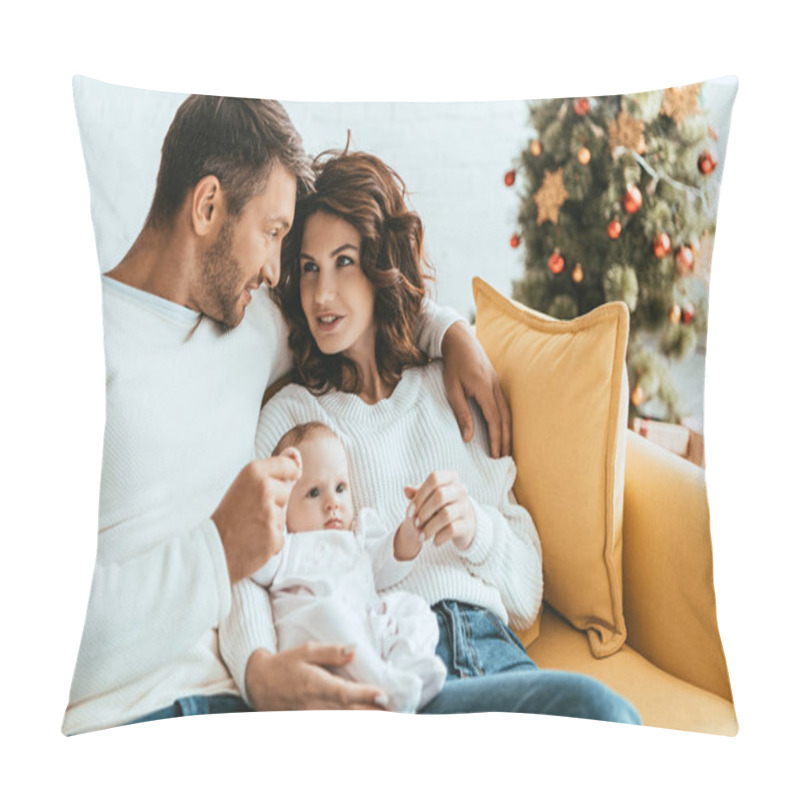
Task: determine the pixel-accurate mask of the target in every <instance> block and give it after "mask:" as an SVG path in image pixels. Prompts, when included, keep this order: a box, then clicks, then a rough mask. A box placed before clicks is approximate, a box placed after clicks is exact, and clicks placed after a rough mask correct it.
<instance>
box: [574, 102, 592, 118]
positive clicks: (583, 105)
mask: <svg viewBox="0 0 800 800" xmlns="http://www.w3.org/2000/svg"><path fill="white" fill-rule="evenodd" d="M572 107H573V109H575V113H576V114H577V115H578V116H579V117H582V116H584V115H585V114H586V113H587V112H588V111H589V101H588V100H587V99H586V98H585V97H579V98H578V99H577V100H576V101H575V102H574V103H573V105H572Z"/></svg>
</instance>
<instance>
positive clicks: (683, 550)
mask: <svg viewBox="0 0 800 800" xmlns="http://www.w3.org/2000/svg"><path fill="white" fill-rule="evenodd" d="M627 436H628V442H627V451H626V467H625V503H624V515H623V539H622V541H623V547H622V553H623V558H622V573H623V607H624V614H625V622H626V625H627V628H628V644H630V646H631V647H633V648H634V649H635V650H636V651H637V652H639V653H640V654H641V655H643V656H644V657H645V658H647V659H648V660H649V661H650V662H652V663H653V664H655V665H656V666H658V667H660V668H661V669H663V670H664V671H665V672H668V673H670V674H671V675H674V676H675V677H677V678H681V679H682V680H685V681H688V682H689V683H691V684H693V685H695V686H698V687H700V688H701V689H706V690H707V691H710V692H713V693H714V694H716V695H719V696H720V697H723V698H725V699H726V700H732V697H731V688H730V681H729V678H728V668H727V664H726V662H725V654H724V652H723V650H722V642H721V640H720V636H719V629H718V627H717V611H716V598H715V595H714V582H713V568H712V558H711V535H710V528H709V513H708V498H707V495H706V484H705V473H704V472H703V470H702V469H700V468H699V467H696V466H695V465H694V464H690V463H689V462H688V461H685V460H684V459H682V458H679V457H678V456H676V455H674V454H673V453H670V452H669V451H667V450H664V449H663V448H660V447H657V446H656V445H654V444H652V443H651V442H648V441H646V440H645V439H643V438H642V437H641V436H638V435H637V434H635V433H633V432H631V431H628V434H627Z"/></svg>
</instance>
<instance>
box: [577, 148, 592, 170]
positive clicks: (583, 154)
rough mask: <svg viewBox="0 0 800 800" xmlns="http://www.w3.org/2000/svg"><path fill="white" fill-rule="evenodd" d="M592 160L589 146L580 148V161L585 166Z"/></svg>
mask: <svg viewBox="0 0 800 800" xmlns="http://www.w3.org/2000/svg"><path fill="white" fill-rule="evenodd" d="M591 160H592V151H591V150H590V149H589V148H588V147H580V148H578V163H579V164H580V165H581V166H583V167H585V166H586V165H587V164H588V163H589V162H590V161H591Z"/></svg>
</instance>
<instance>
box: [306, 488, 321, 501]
mask: <svg viewBox="0 0 800 800" xmlns="http://www.w3.org/2000/svg"><path fill="white" fill-rule="evenodd" d="M306 497H310V498H312V499H313V498H315V497H319V489H318V488H317V487H316V486H312V487H311V488H310V489H309V490H308V492H307V493H306Z"/></svg>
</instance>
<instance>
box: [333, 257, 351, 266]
mask: <svg viewBox="0 0 800 800" xmlns="http://www.w3.org/2000/svg"><path fill="white" fill-rule="evenodd" d="M355 263H356V262H355V261H353V259H352V258H350V256H339V257H338V258H337V259H336V266H337V267H349V266H350V265H351V264H355Z"/></svg>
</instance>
